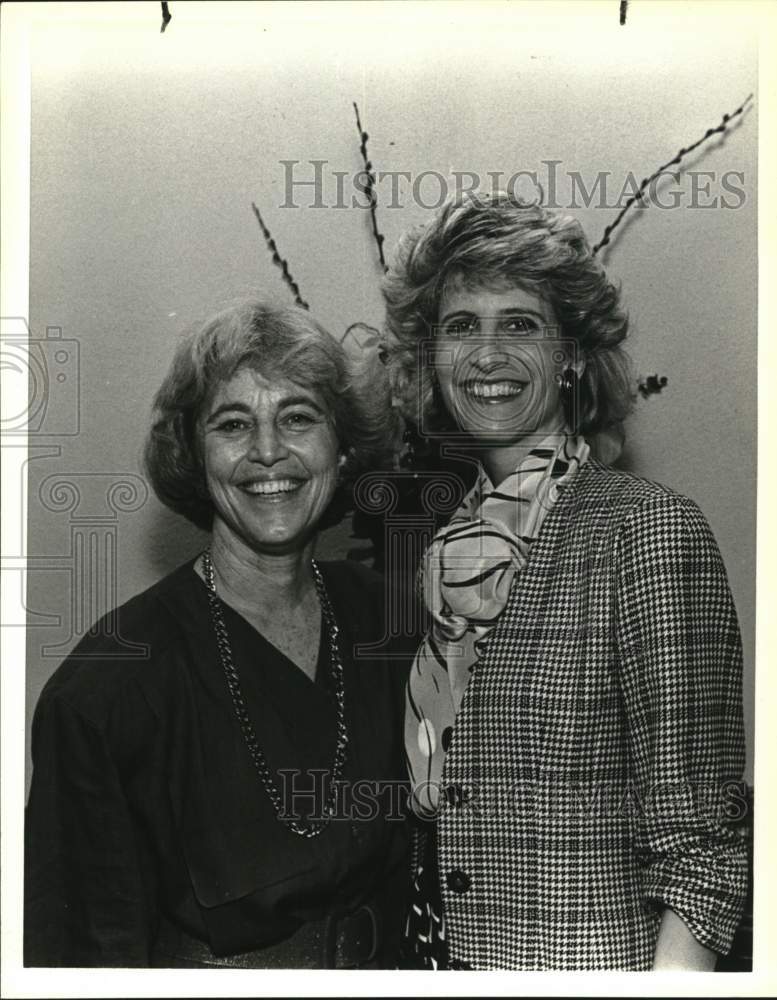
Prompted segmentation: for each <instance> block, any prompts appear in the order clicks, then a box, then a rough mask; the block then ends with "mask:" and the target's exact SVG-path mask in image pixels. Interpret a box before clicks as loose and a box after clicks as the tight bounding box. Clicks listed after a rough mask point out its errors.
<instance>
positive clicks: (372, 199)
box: [353, 101, 388, 271]
mask: <svg viewBox="0 0 777 1000" xmlns="http://www.w3.org/2000/svg"><path fill="white" fill-rule="evenodd" d="M353 110H354V111H355V112H356V128H357V129H358V131H359V142H360V143H361V145H360V146H359V149H360V151H361V154H362V159H363V160H364V171H365V173H366V174H367V186H366V190H365V194H366V195H367V200H368V201H369V203H370V218H371V219H372V235H373V238H374V240H375V243H376V245H377V247H378V257H379V258H380V265H381V267H382V268H383V270H384V271H388V267H387V266H386V258H385V257H384V256H383V241H384V239H385V237H384V236H383V235H382V234H381V232H380V230H379V229H378V215H377V206H378V196H377V195H376V193H375V174H374V172H373V167H372V163H371V162H370V158H369V156H368V155H367V140H368V139H369V135H368V134H367V133H366V132H365V131H364V130H363V129H362V123H361V119H360V118H359V106H358V105H357V103H356V101H354V102H353Z"/></svg>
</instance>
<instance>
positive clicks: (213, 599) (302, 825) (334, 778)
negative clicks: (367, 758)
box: [202, 549, 348, 837]
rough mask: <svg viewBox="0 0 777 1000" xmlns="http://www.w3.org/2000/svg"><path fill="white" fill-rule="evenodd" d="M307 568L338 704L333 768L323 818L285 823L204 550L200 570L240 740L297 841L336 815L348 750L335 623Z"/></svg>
mask: <svg viewBox="0 0 777 1000" xmlns="http://www.w3.org/2000/svg"><path fill="white" fill-rule="evenodd" d="M310 564H311V566H312V568H313V577H314V578H315V581H316V591H317V593H318V600H319V603H320V604H321V613H322V614H323V616H324V624H325V626H326V632H327V638H328V641H329V662H330V666H331V670H332V678H333V680H334V689H335V701H336V703H337V742H336V744H335V756H334V763H333V764H332V772H331V777H330V782H329V795H328V796H327V801H326V804H325V806H324V818H323V819H313V820H296V819H287V818H286V817H284V816H283V815H282V813H283V811H284V809H283V805H284V804H283V800H282V798H281V795H280V792H279V791H278V788H277V787H276V784H275V782H274V781H273V778H272V775H271V774H270V769H269V767H268V766H267V761H266V759H265V756H264V753H263V751H262V748H261V746H260V744H259V740H258V739H257V737H256V732H255V730H254V727H253V723H252V722H251V717H250V716H249V714H248V709H247V708H246V704H245V701H244V700H243V693H242V691H241V688H240V678H239V676H238V673H237V668H236V667H235V663H234V660H233V658H232V647H231V645H230V642H229V633H228V632H227V626H226V624H225V622H224V612H223V610H222V605H221V601H220V599H219V596H218V594H217V593H216V580H215V577H214V575H213V563H212V562H211V557H210V549H205V551H204V552H203V553H202V569H203V573H204V575H205V583H206V584H207V588H208V603H209V604H210V615H211V621H212V622H213V629H214V631H215V633H216V643H217V645H218V647H219V655H220V657H221V665H222V667H223V668H224V675H225V677H226V679H227V686H228V688H229V693H230V695H231V697H232V704H233V706H234V709H235V714H236V715H237V720H238V722H239V723H240V729H241V731H242V733H243V737H244V738H245V741H246V746H247V747H248V752H249V753H250V755H251V760H252V761H253V762H254V767H255V768H256V770H257V772H258V774H259V777H260V779H261V782H262V784H263V785H264V789H265V791H266V792H267V795H268V796H269V798H270V801H271V802H272V804H273V808H274V809H275V813H276V815H277V816H278V818H279V819H282V820H283V822H285V823H286V824H287V826H288V827H289V829H290V830H291V831H292V832H293V833H296V834H298V835H299V836H300V837H317V836H318V835H319V834H320V833H322V832H323V830H324V829H325V828H326V827H327V825H328V824H329V821H330V820H331V818H332V816H333V814H334V811H335V807H336V800H337V786H338V784H339V782H340V778H341V776H342V771H343V764H344V763H345V757H346V751H347V748H348V730H347V728H346V725H345V683H344V678H343V661H342V659H341V658H340V647H339V645H338V642H337V634H338V632H339V628H338V626H337V621H336V620H335V615H334V611H333V610H332V605H331V604H330V602H329V595H328V594H327V592H326V588H325V587H324V580H323V578H322V576H321V571H320V570H319V568H318V564H317V563H316V560H315V559H311V560H310Z"/></svg>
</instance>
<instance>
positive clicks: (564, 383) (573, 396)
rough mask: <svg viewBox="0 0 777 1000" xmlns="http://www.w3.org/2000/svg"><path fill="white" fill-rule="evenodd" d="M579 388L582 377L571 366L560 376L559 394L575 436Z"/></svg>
mask: <svg viewBox="0 0 777 1000" xmlns="http://www.w3.org/2000/svg"><path fill="white" fill-rule="evenodd" d="M579 388H580V376H579V375H578V374H577V372H576V371H575V369H574V368H572V367H571V366H570V367H568V368H565V369H564V371H563V372H562V373H561V375H560V376H559V392H560V393H561V402H562V404H563V406H564V414H565V416H566V418H567V424H568V425H569V429H570V431H572V433H573V434H576V433H577V424H578V416H579V415H578V399H579Z"/></svg>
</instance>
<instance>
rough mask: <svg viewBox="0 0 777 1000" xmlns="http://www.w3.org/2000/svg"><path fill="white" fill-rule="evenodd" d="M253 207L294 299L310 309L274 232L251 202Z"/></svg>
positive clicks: (304, 307)
mask: <svg viewBox="0 0 777 1000" xmlns="http://www.w3.org/2000/svg"><path fill="white" fill-rule="evenodd" d="M251 208H252V209H253V210H254V215H255V216H256V221H257V222H258V223H259V228H260V229H261V230H262V235H263V236H264V240H265V243H266V244H267V249H268V250H269V251H270V253H271V254H272V262H273V264H275V266H276V267H279V268H280V269H281V275H282V276H283V280H284V281H285V282H286V284H287V285H288V286H289V288H290V289H291V291H292V294H293V295H294V301H295V302H296V303H297V305H298V306H302V308H303V309H309V308H310V306H309V305H308V304H307V302H306V301H305V300H304V299H303V298H302V296H301V295H300V292H299V285H298V284H297V282H296V281H295V280H294V278H292V276H291V272H290V271H289V265H288V263H287V262H286V261H285V260H284V259H283V257H281V255H280V254H279V253H278V246H277V244H276V242H275V240H274V239H273V237H272V233H271V232H270V230H269V229H268V228H267V226H266V225H265V224H264V219H263V218H262V215H261V213H260V211H259V209H258V208H257V207H256V205H255V204H254V203H253V202H251Z"/></svg>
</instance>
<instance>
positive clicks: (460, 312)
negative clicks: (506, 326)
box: [439, 306, 555, 326]
mask: <svg viewBox="0 0 777 1000" xmlns="http://www.w3.org/2000/svg"><path fill="white" fill-rule="evenodd" d="M492 315H493V316H494V317H499V318H500V319H501V318H502V317H504V316H531V317H533V318H534V319H538V320H539V321H540V323H542V324H545V325H547V326H554V325H555V324H553V323H549V322H548V317H547V316H543V315H542V313H539V312H537V310H536V309H530V308H528V307H526V306H508V307H507V308H505V309H497V310H496V311H495V312H494V313H493V314H492ZM459 316H474V317H476V318H478V319H481V318H483V319H485V318H487V317H480V316H479V314H478V313H476V312H473V311H472V310H471V309H454V311H453V312H450V313H447V314H446V315H445V316H443V318H442V319H441V320H440V323H439V325H440V326H444V325H445V323H448V322H450V320H452V319H455V318H457V317H459Z"/></svg>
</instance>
